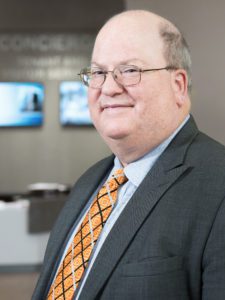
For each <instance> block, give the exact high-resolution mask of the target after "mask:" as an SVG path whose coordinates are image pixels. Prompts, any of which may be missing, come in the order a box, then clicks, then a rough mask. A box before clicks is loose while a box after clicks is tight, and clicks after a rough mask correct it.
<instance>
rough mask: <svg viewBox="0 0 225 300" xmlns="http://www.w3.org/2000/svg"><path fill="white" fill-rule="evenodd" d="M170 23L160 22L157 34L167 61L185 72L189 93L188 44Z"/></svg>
mask: <svg viewBox="0 0 225 300" xmlns="http://www.w3.org/2000/svg"><path fill="white" fill-rule="evenodd" d="M171 25H172V24H169V23H166V24H165V23H164V22H163V23H161V25H160V28H159V34H160V36H161V38H162V40H163V42H164V57H165V59H166V60H167V63H168V64H169V65H171V66H174V67H176V68H182V69H184V70H185V71H186V72H187V77H188V93H189V94H190V93H191V89H192V80H191V54H190V50H189V47H188V44H187V42H186V40H185V38H184V37H183V35H182V34H181V32H180V31H179V30H178V29H177V28H176V27H174V26H171Z"/></svg>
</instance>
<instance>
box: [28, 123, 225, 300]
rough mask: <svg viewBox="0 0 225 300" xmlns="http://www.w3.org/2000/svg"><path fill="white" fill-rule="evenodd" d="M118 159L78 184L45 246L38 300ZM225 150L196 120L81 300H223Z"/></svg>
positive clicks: (126, 219) (127, 218)
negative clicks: (69, 237) (77, 224)
mask: <svg viewBox="0 0 225 300" xmlns="http://www.w3.org/2000/svg"><path fill="white" fill-rule="evenodd" d="M112 164H113V156H111V157H109V158H106V159H104V160H102V161H100V162H98V163H97V164H96V165H94V166H93V167H92V168H90V169H89V170H88V171H87V172H86V173H85V174H84V175H83V176H82V177H81V178H80V179H79V180H78V182H77V183H76V185H75V186H74V188H73V191H72V193H71V195H70V198H69V199H68V201H67V203H66V205H65V207H64V209H63V210H62V212H61V214H60V216H59V218H58V220H57V222H56V224H55V226H54V229H53V230H52V233H51V237H50V240H49V243H48V246H47V251H46V255H45V260H44V264H43V268H42V272H41V276H40V278H39V281H38V284H37V287H36V289H35V291H34V294H33V297H32V299H33V300H43V299H45V295H46V289H47V287H48V285H49V280H50V278H51V276H52V273H54V269H55V265H56V263H57V261H58V258H59V257H60V253H61V251H62V249H63V248H64V244H65V240H66V237H67V234H68V232H69V231H70V229H71V227H72V226H73V224H74V222H75V220H76V219H77V218H78V216H79V215H80V212H81V211H82V209H83V208H84V206H85V204H86V203H87V201H88V200H89V198H90V197H91V195H92V193H93V192H94V191H95V190H96V188H97V187H98V185H99V182H100V181H101V180H102V179H103V178H104V177H105V176H106V175H107V173H108V172H109V170H110V168H111V167H112ZM224 198H225V148H224V146H222V145H220V144H219V143H217V142H215V141H213V140H212V139H210V138H209V137H207V136H206V135H204V134H203V133H200V132H199V131H198V129H197V127H196V125H195V123H194V120H193V118H192V117H191V118H190V120H189V121H188V122H187V124H186V125H185V126H184V127H183V129H182V130H181V131H180V132H179V133H178V135H177V136H176V137H175V139H174V140H173V141H172V142H171V144H170V145H169V146H168V148H167V149H166V150H165V151H164V153H163V154H162V155H161V157H160V158H159V159H158V161H157V162H156V163H155V165H154V166H153V168H152V170H151V171H150V172H149V173H148V174H147V176H146V177H145V179H144V180H143V182H142V183H141V185H140V186H139V188H138V189H137V191H136V192H135V194H134V195H133V197H132V199H131V200H130V202H129V203H128V205H127V206H126V208H125V209H124V211H123V212H122V214H121V216H120V217H119V219H118V221H117V222H116V224H115V226H114V227H113V228H112V230H111V232H110V234H109V236H108V237H107V239H106V241H105V243H104V245H103V247H102V249H101V251H100V253H99V255H98V257H97V259H96V261H95V263H94V266H93V268H92V269H91V272H90V274H89V276H88V278H87V281H86V284H85V286H84V289H83V290H82V293H81V296H80V299H81V300H94V299H101V300H113V299H114V300H137V299H140V300H147V299H149V300H186V299H193V300H197V299H204V300H224V299H225V200H224Z"/></svg>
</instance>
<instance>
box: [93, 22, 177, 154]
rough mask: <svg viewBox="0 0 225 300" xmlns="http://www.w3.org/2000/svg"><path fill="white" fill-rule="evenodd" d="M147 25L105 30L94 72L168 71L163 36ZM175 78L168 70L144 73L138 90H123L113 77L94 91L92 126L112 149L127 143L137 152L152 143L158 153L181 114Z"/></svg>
mask: <svg viewBox="0 0 225 300" xmlns="http://www.w3.org/2000/svg"><path fill="white" fill-rule="evenodd" d="M145 25H146V24H145V23H144V21H143V22H141V21H140V24H137V23H134V22H131V21H130V20H124V19H122V20H117V22H115V21H114V22H112V24H111V25H109V24H108V25H106V26H105V27H104V28H103V29H102V30H101V32H100V34H99V35H98V37H97V39H96V43H95V47H94V50H93V56H92V66H93V67H98V68H101V69H103V70H106V71H111V70H113V69H114V68H115V67H117V66H119V65H124V64H126V65H136V66H138V67H140V68H141V69H149V68H163V67H166V66H167V63H166V61H165V58H164V56H163V43H162V40H161V39H160V37H159V36H158V31H157V30H156V28H155V27H154V26H153V30H152V32H151V28H150V27H149V24H148V26H147V28H146V26H145ZM149 31H150V32H149ZM171 76H172V72H170V71H166V70H162V71H156V72H145V73H142V74H141V81H140V82H139V83H138V84H137V85H134V86H128V87H123V86H121V85H119V84H118V83H116V82H115V81H114V79H113V77H112V74H111V73H109V74H108V76H107V78H106V81H105V82H104V84H103V86H102V88H101V89H92V88H89V92H88V93H89V108H90V113H91V117H92V120H93V122H94V125H95V127H96V128H97V130H98V132H99V133H100V134H101V135H102V137H103V138H104V139H105V141H106V142H107V143H108V144H109V146H110V144H111V143H112V142H113V141H120V140H123V141H128V143H129V145H131V146H129V147H131V148H132V147H136V146H137V145H138V144H139V143H143V141H144V140H146V141H147V140H149V141H151V145H152V146H151V145H150V147H154V146H156V145H157V144H158V143H160V142H161V141H162V140H163V139H165V138H166V137H167V135H168V133H170V128H172V127H173V122H174V121H173V120H174V117H175V115H176V113H177V109H178V107H177V104H176V101H175V99H174V98H175V97H174V88H173V84H172V79H171ZM130 150H131V151H132V149H130ZM149 150H150V149H149Z"/></svg>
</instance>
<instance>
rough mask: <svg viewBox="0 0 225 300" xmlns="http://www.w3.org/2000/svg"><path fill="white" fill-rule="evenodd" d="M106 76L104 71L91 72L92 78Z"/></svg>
mask: <svg viewBox="0 0 225 300" xmlns="http://www.w3.org/2000/svg"><path fill="white" fill-rule="evenodd" d="M104 74H105V72H104V71H103V70H93V71H91V75H92V76H102V75H104Z"/></svg>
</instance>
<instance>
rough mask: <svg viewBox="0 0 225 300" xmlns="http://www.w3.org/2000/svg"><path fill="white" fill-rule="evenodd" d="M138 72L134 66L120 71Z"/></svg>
mask: <svg viewBox="0 0 225 300" xmlns="http://www.w3.org/2000/svg"><path fill="white" fill-rule="evenodd" d="M137 72H138V70H137V69H135V68H127V69H125V70H123V71H122V73H128V74H129V73H137Z"/></svg>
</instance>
